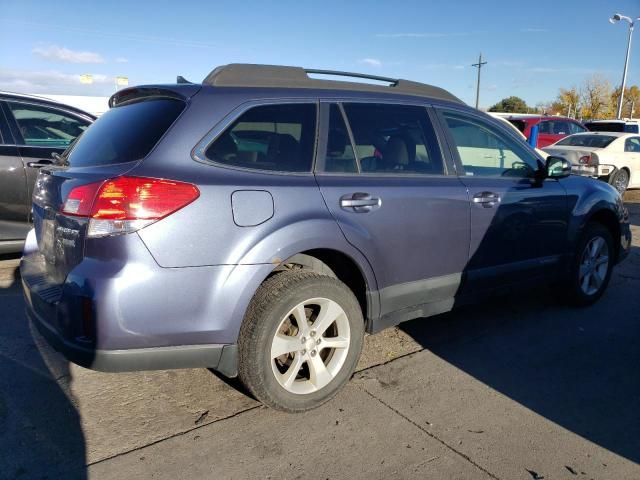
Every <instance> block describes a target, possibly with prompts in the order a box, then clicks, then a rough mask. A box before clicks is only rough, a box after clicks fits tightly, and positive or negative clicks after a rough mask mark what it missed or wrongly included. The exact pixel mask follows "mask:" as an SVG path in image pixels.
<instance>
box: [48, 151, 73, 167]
mask: <svg viewBox="0 0 640 480" xmlns="http://www.w3.org/2000/svg"><path fill="white" fill-rule="evenodd" d="M51 156H52V157H53V159H54V160H55V161H56V165H60V166H63V167H66V166H68V165H69V162H68V161H67V159H66V158H65V157H63V156H62V155H60V154H59V153H58V152H53V153H51Z"/></svg>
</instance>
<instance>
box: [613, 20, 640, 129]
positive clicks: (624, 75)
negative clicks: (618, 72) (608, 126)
mask: <svg viewBox="0 0 640 480" xmlns="http://www.w3.org/2000/svg"><path fill="white" fill-rule="evenodd" d="M620 20H624V21H625V22H627V23H629V40H628V42H627V55H626V56H625V58H624V71H623V72H622V86H621V87H620V97H619V98H618V112H617V114H616V118H617V119H618V120H619V119H620V118H621V117H622V104H623V101H624V87H625V86H626V84H627V68H628V66H629V54H630V53H631V39H632V38H633V27H634V20H632V19H631V18H629V17H627V16H625V15H620V14H619V13H616V14H615V15H614V16H613V17H611V18H610V19H609V22H611V23H617V22H619V21H620ZM638 20H640V18H636V20H635V21H638Z"/></svg>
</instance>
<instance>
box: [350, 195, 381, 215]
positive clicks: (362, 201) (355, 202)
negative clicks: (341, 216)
mask: <svg viewBox="0 0 640 480" xmlns="http://www.w3.org/2000/svg"><path fill="white" fill-rule="evenodd" d="M380 205H382V200H381V199H380V198H377V197H373V196H371V195H369V194H368V193H362V192H356V193H352V194H348V195H343V196H342V197H340V207H342V208H343V209H345V210H349V211H352V212H358V213H364V212H370V211H371V210H372V209H373V208H375V207H379V206H380Z"/></svg>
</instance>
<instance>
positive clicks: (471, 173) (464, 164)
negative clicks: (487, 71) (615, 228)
mask: <svg viewBox="0 0 640 480" xmlns="http://www.w3.org/2000/svg"><path fill="white" fill-rule="evenodd" d="M439 115H440V119H441V125H442V126H443V128H444V129H445V131H446V137H447V139H448V142H449V144H450V147H451V151H452V154H453V156H454V158H455V160H456V163H457V168H458V172H459V174H460V179H461V181H462V182H463V183H464V184H465V185H466V186H467V188H468V189H469V196H470V198H471V241H470V249H469V261H468V265H467V275H466V278H467V284H466V286H465V292H466V293H474V292H478V291H482V290H484V289H492V288H497V287H501V286H504V285H506V284H511V283H515V282H519V281H521V280H525V279H534V278H536V277H541V276H545V275H553V274H555V273H557V271H558V269H559V268H560V266H561V265H562V260H563V255H564V254H565V253H566V251H567V250H566V249H567V215H568V209H567V197H566V191H565V189H564V187H563V186H562V184H561V183H560V182H559V181H558V180H554V179H545V180H539V179H537V178H536V175H535V172H536V170H537V169H538V168H539V165H541V161H540V160H539V159H538V158H537V157H536V154H535V153H534V152H533V151H531V149H530V148H528V146H527V145H526V144H525V143H524V142H523V141H521V140H519V139H517V138H516V137H515V136H512V135H511V134H510V132H507V131H506V130H504V129H502V127H500V126H499V125H497V124H495V123H494V122H492V121H490V120H488V119H486V118H483V117H482V116H480V115H475V114H473V113H470V112H468V111H456V110H453V109H439Z"/></svg>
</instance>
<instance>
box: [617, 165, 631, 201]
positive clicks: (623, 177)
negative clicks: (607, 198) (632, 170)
mask: <svg viewBox="0 0 640 480" xmlns="http://www.w3.org/2000/svg"><path fill="white" fill-rule="evenodd" d="M628 185H629V174H628V173H627V171H626V170H625V169H622V170H620V171H618V172H617V173H616V178H614V180H613V187H614V188H615V189H616V190H618V192H620V195H623V194H624V192H625V191H626V190H627V186H628Z"/></svg>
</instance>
